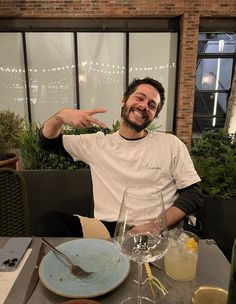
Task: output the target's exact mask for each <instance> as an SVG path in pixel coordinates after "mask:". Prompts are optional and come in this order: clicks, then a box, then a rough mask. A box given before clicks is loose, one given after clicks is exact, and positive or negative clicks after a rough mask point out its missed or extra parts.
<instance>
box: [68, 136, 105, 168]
mask: <svg viewBox="0 0 236 304" xmlns="http://www.w3.org/2000/svg"><path fill="white" fill-rule="evenodd" d="M98 133H102V132H98ZM98 133H94V134H81V135H63V138H62V140H63V145H64V148H65V150H66V151H67V152H68V153H69V154H70V155H71V156H72V158H73V159H74V161H77V160H81V161H83V162H85V163H87V164H89V163H90V162H91V160H92V157H93V154H94V153H93V151H94V143H95V142H96V139H97V137H98V136H99V135H98Z"/></svg>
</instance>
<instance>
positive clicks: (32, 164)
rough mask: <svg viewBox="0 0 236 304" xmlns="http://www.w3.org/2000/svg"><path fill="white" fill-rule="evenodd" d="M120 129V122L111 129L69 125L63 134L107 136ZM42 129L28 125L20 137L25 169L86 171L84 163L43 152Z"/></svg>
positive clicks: (154, 128)
mask: <svg viewBox="0 0 236 304" xmlns="http://www.w3.org/2000/svg"><path fill="white" fill-rule="evenodd" d="M119 127H120V122H119V121H116V122H115V123H113V125H112V128H111V129H102V128H99V127H96V126H93V127H91V128H85V129H84V128H75V127H71V126H69V125H67V126H65V127H64V128H63V129H62V133H63V134H67V135H70V134H75V135H79V134H91V133H96V132H98V131H102V132H104V133H105V134H109V133H113V132H116V131H117V130H118V129H119ZM40 128H41V125H40V124H36V123H33V124H31V125H30V124H28V125H26V127H25V129H24V130H23V131H22V132H21V135H20V150H21V157H22V162H23V166H24V169H31V170H36V169H39V170H43V169H72V170H73V169H86V168H89V166H88V165H87V164H85V163H84V162H82V161H76V162H74V161H73V160H72V159H70V158H66V157H63V156H59V155H55V154H53V153H48V152H46V151H44V150H42V149H41V148H40V147H39V146H38V144H37V134H38V131H39V129H40ZM149 129H150V130H156V129H157V126H156V125H155V124H151V125H150V126H149Z"/></svg>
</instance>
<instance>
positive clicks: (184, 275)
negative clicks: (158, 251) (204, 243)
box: [164, 228, 199, 281]
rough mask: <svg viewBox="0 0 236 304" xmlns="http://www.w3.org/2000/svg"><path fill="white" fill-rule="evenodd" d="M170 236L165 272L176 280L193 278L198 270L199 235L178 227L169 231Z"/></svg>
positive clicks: (165, 259) (165, 257)
mask: <svg viewBox="0 0 236 304" xmlns="http://www.w3.org/2000/svg"><path fill="white" fill-rule="evenodd" d="M169 238H170V239H169V248H168V250H167V253H166V254H165V256H164V263H165V272H166V273H167V275H168V276H169V277H171V278H172V279H174V280H178V281H190V280H193V279H194V278H195V276H196V272H197V260H198V242H199V239H198V237H197V236H196V235H195V234H193V233H191V232H188V231H185V230H183V229H179V228H176V229H173V230H170V231H169Z"/></svg>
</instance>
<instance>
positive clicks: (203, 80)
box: [196, 58, 233, 90]
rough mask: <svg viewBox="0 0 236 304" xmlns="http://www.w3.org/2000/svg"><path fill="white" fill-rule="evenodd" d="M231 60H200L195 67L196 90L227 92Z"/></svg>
mask: <svg viewBox="0 0 236 304" xmlns="http://www.w3.org/2000/svg"><path fill="white" fill-rule="evenodd" d="M232 66H233V59H221V58H218V59H201V60H199V61H198V65H197V75H196V87H197V89H198V90H229V89H230V86H231V77H232Z"/></svg>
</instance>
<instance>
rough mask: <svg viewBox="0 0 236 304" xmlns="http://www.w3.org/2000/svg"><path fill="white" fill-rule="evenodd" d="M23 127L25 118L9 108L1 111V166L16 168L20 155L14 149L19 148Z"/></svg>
mask: <svg viewBox="0 0 236 304" xmlns="http://www.w3.org/2000/svg"><path fill="white" fill-rule="evenodd" d="M23 129H24V118H22V117H20V115H18V114H16V113H15V112H11V111H9V110H5V111H0V168H1V167H11V168H14V169H16V163H17V161H18V159H19V157H18V156H17V155H16V154H15V153H14V149H17V148H19V138H20V134H21V132H22V131H23Z"/></svg>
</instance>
